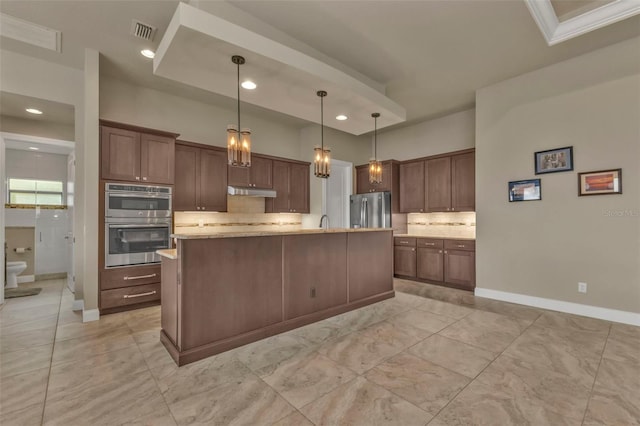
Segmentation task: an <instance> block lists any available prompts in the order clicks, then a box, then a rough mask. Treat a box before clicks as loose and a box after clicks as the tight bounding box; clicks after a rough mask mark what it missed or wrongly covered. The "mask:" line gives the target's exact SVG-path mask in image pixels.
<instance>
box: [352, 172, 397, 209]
mask: <svg viewBox="0 0 640 426" xmlns="http://www.w3.org/2000/svg"><path fill="white" fill-rule="evenodd" d="M399 173H400V162H398V161H396V160H387V161H382V182H380V183H371V182H369V165H368V164H363V165H361V166H357V167H356V193H357V194H366V193H368V192H383V191H390V192H391V211H392V212H393V213H398V212H399V211H400V199H401V196H400V174H399Z"/></svg>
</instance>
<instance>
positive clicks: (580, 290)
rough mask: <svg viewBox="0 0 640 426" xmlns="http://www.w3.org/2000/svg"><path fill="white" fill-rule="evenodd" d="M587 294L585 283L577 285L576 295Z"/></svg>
mask: <svg viewBox="0 0 640 426" xmlns="http://www.w3.org/2000/svg"><path fill="white" fill-rule="evenodd" d="M586 292H587V283H578V293H586Z"/></svg>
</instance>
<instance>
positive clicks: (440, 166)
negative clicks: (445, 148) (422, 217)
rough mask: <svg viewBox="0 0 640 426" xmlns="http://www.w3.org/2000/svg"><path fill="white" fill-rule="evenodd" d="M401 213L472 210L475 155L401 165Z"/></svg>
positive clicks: (462, 154) (456, 155)
mask: <svg viewBox="0 0 640 426" xmlns="http://www.w3.org/2000/svg"><path fill="white" fill-rule="evenodd" d="M400 182H401V193H400V211H401V212H402V213H422V212H453V211H455V212H458V211H474V210H475V151H473V150H472V151H463V152H460V153H451V154H448V155H439V156H436V157H433V158H426V159H422V160H415V161H408V162H406V163H402V164H401V165H400Z"/></svg>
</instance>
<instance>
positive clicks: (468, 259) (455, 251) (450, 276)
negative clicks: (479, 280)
mask: <svg viewBox="0 0 640 426" xmlns="http://www.w3.org/2000/svg"><path fill="white" fill-rule="evenodd" d="M444 282H445V283H447V284H452V285H454V286H455V287H459V288H463V289H466V290H473V289H474V288H475V286H476V252H475V241H461V240H446V241H445V244H444Z"/></svg>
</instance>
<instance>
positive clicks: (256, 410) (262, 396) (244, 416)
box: [169, 376, 295, 426]
mask: <svg viewBox="0 0 640 426" xmlns="http://www.w3.org/2000/svg"><path fill="white" fill-rule="evenodd" d="M169 407H170V409H171V413H172V414H173V416H174V418H175V419H176V421H177V422H178V424H180V425H183V424H184V425H186V424H188V425H221V426H222V425H229V426H231V425H260V424H265V425H268V424H270V423H273V422H275V421H277V420H279V419H282V418H284V417H286V416H288V415H289V414H291V413H294V412H295V408H293V407H292V406H291V405H290V404H289V403H288V402H287V401H285V400H284V399H283V398H282V397H281V396H280V395H278V393H277V392H276V391H274V390H273V389H272V388H270V387H269V386H267V385H266V384H265V383H264V382H263V381H262V380H260V379H259V378H257V377H255V376H245V377H242V378H240V379H237V380H235V381H232V382H226V383H222V384H220V385H219V386H217V387H214V388H211V389H209V390H207V391H203V392H199V393H197V394H194V395H192V396H190V397H188V398H186V399H179V400H177V401H175V402H172V403H170V404H169Z"/></svg>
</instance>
